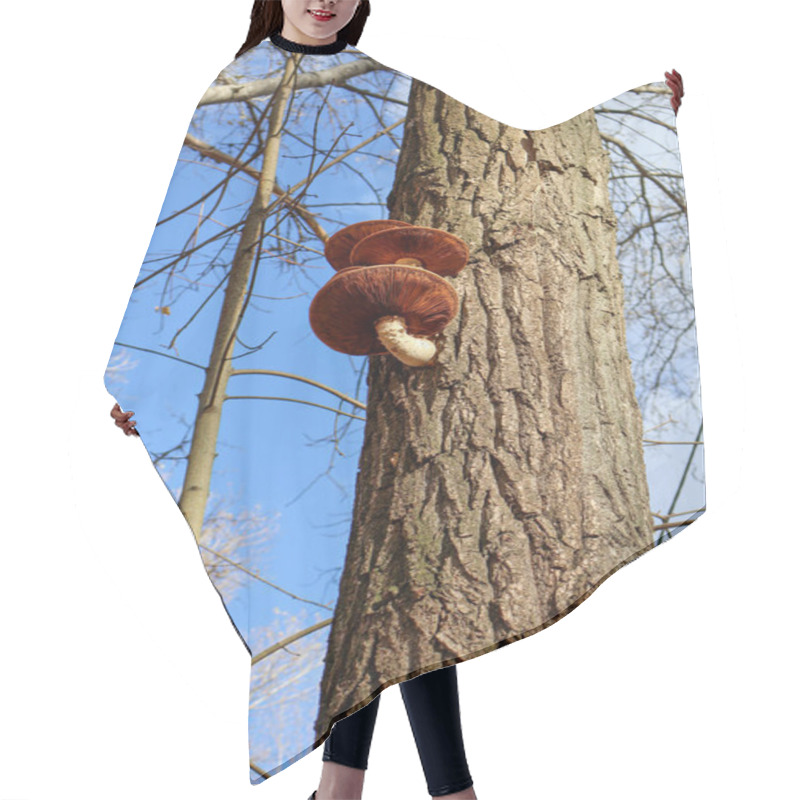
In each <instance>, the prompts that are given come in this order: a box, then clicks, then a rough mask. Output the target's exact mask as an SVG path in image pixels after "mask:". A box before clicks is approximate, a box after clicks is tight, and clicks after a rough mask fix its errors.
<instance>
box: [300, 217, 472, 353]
mask: <svg viewBox="0 0 800 800" xmlns="http://www.w3.org/2000/svg"><path fill="white" fill-rule="evenodd" d="M325 258H326V259H327V260H328V263H329V264H330V265H331V266H332V267H333V268H334V269H335V270H336V274H335V275H334V276H333V277H332V278H331V279H330V280H329V281H328V282H327V283H326V284H325V285H324V286H323V287H322V288H321V289H320V290H319V291H318V292H317V294H316V295H315V296H314V299H313V300H312V301H311V306H310V307H309V311H308V316H309V321H310V323H311V329H312V330H313V331H314V333H315V334H316V335H317V337H318V338H319V339H320V340H321V341H323V342H324V343H325V344H326V345H328V347H330V348H331V349H332V350H336V351H338V352H340V353H349V354H350V355H380V354H383V353H386V352H389V353H391V354H392V355H393V356H395V357H396V358H397V359H398V360H399V361H402V362H403V364H407V365H408V366H410V367H423V366H425V365H426V364H430V363H431V362H432V361H433V360H434V358H435V356H436V344H435V342H433V341H432V340H431V338H430V337H432V336H434V335H435V334H437V333H440V332H441V331H442V330H444V328H445V327H446V326H447V325H448V324H449V323H450V321H451V320H452V319H453V317H455V315H456V311H457V309H458V294H457V293H456V290H455V289H454V288H453V286H451V284H450V283H448V282H447V281H446V280H445V278H444V277H443V276H449V277H452V276H454V275H457V274H458V273H459V272H460V271H461V270H462V269H463V268H464V267H465V266H466V263H467V261H468V259H469V248H468V247H467V245H466V243H465V242H464V241H463V240H462V239H459V237H458V236H454V235H453V234H452V233H447V232H446V231H442V230H439V229H438V228H424V227H421V226H418V225H411V224H410V223H408V222H401V221H400V220H394V219H378V220H368V221H366V222H357V223H355V224H354V225H348V226H347V227H346V228H342V230H340V231H338V232H337V233H335V234H333V236H331V237H330V238H329V239H328V241H327V242H326V244H325Z"/></svg>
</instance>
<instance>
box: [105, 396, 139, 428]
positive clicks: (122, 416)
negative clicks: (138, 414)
mask: <svg viewBox="0 0 800 800" xmlns="http://www.w3.org/2000/svg"><path fill="white" fill-rule="evenodd" d="M133 415H134V412H133V411H123V410H122V409H121V408H120V407H119V403H114V408H112V409H111V416H112V417H114V424H115V425H116V426H117V427H118V428H122V430H123V431H125V435H126V436H130V435H131V434H135V435H136V436H139V431H137V430H136V420H135V419H134V420H132V419H131V417H132V416H133Z"/></svg>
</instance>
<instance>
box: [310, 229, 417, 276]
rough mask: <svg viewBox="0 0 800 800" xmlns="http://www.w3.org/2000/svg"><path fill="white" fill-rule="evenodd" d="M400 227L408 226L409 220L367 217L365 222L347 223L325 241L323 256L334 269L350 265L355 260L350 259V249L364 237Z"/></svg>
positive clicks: (352, 264)
mask: <svg viewBox="0 0 800 800" xmlns="http://www.w3.org/2000/svg"><path fill="white" fill-rule="evenodd" d="M402 227H409V228H410V227H412V226H411V223H410V222H403V221H401V220H399V219H369V220H366V221H365V222H356V223H354V224H353V225H348V226H347V227H346V228H342V229H341V230H340V231H336V233H334V234H333V235H332V236H330V237H329V238H328V241H327V242H325V258H327V259H328V263H329V264H330V265H331V266H332V267H333V268H334V269H336V270H339V269H344V268H345V267H352V266H354V264H355V262H351V261H350V251H351V250H352V249H353V247H354V246H355V245H356V244H357V243H358V242H360V241H361V240H362V239H363V238H364V237H366V236H369V235H370V234H372V233H377V232H378V231H383V230H388V229H390V228H402Z"/></svg>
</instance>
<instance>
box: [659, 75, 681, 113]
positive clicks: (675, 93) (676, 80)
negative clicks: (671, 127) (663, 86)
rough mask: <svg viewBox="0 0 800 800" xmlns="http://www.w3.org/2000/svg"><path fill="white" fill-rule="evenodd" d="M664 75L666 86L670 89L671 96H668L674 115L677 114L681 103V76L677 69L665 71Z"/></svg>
mask: <svg viewBox="0 0 800 800" xmlns="http://www.w3.org/2000/svg"><path fill="white" fill-rule="evenodd" d="M664 75H665V76H666V78H667V86H669V88H670V89H672V97H671V98H670V103H672V110H673V111H674V112H675V115H676V116H677V115H678V109H679V108H680V105H681V97H683V78H682V77H681V74H680V72H678V71H677V70H675V69H674V70H672V72H671V73H670V72H665V73H664Z"/></svg>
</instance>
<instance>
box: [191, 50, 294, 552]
mask: <svg viewBox="0 0 800 800" xmlns="http://www.w3.org/2000/svg"><path fill="white" fill-rule="evenodd" d="M297 64H298V57H297V56H290V57H289V58H287V59H286V69H285V70H284V73H283V77H282V79H281V82H280V85H279V86H278V88H277V89H276V91H275V94H274V95H273V98H272V101H271V102H272V108H271V111H270V117H269V133H268V136H267V142H266V145H265V147H264V155H263V163H262V167H261V177H260V179H259V182H258V187H257V189H256V193H255V196H254V197H253V202H252V204H251V206H250V208H249V210H248V213H247V218H246V220H245V224H244V227H243V229H242V233H241V236H240V237H239V242H238V244H237V247H236V254H235V255H234V258H233V265H232V267H231V273H230V276H229V278H228V283H227V286H226V289H225V297H224V300H223V303H222V309H221V311H220V315H219V322H218V323H217V330H216V333H215V335H214V345H213V348H212V351H211V356H210V358H209V361H208V366H207V367H206V370H205V372H206V377H205V382H204V384H203V390H202V392H201V393H200V395H199V401H198V411H197V418H196V420H195V426H194V432H193V434H192V444H191V448H190V450H189V457H188V459H187V463H186V475H185V476H184V480H183V489H182V491H181V497H180V500H179V501H178V507H179V508H180V510H181V511H182V512H183V515H184V517H186V521H187V522H188V523H189V527H191V529H192V531H193V532H194V535H195V538H196V539H199V537H200V531H201V529H202V525H203V518H204V516H205V510H206V504H207V503H208V495H209V491H210V488H211V473H212V469H213V466H214V458H215V456H216V447H217V439H218V437H219V425H220V419H221V417H222V404H223V401H224V399H225V392H226V389H227V386H228V379H229V378H230V374H231V363H232V362H231V356H232V354H233V347H234V343H235V341H236V331H237V329H238V327H239V322H240V316H241V313H242V306H243V304H244V298H245V294H246V293H247V286H248V283H249V281H250V273H251V270H252V266H253V259H254V255H255V251H256V247H257V245H258V242H259V240H260V239H261V236H262V231H263V229H264V221H265V219H266V218H267V215H268V213H269V204H270V199H271V197H272V193H273V191H274V188H275V174H276V170H277V166H278V155H279V152H280V147H281V135H282V132H283V131H282V126H283V117H284V113H285V110H286V106H287V104H288V102H289V98H290V97H291V94H292V82H293V79H294V75H295V72H296V70H297Z"/></svg>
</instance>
